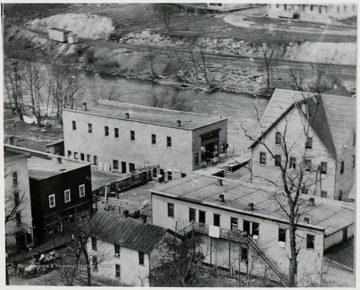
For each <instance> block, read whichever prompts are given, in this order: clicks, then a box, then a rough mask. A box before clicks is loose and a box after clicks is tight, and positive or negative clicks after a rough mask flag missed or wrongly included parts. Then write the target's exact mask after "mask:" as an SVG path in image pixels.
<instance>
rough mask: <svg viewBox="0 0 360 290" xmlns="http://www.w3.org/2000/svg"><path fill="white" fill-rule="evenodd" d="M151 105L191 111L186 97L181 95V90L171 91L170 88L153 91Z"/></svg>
mask: <svg viewBox="0 0 360 290" xmlns="http://www.w3.org/2000/svg"><path fill="white" fill-rule="evenodd" d="M151 106H152V107H157V108H166V109H172V110H178V111H190V108H189V107H188V106H187V104H186V98H184V97H182V96H180V91H179V90H175V92H174V93H171V92H170V91H169V90H168V89H162V90H161V92H160V93H153V95H152V103H151Z"/></svg>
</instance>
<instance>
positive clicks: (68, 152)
mask: <svg viewBox="0 0 360 290" xmlns="http://www.w3.org/2000/svg"><path fill="white" fill-rule="evenodd" d="M67 157H68V158H71V150H68V151H67Z"/></svg>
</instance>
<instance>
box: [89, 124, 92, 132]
mask: <svg viewBox="0 0 360 290" xmlns="http://www.w3.org/2000/svg"><path fill="white" fill-rule="evenodd" d="M88 133H92V124H90V123H89V124H88Z"/></svg>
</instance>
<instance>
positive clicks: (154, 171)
mask: <svg viewBox="0 0 360 290" xmlns="http://www.w3.org/2000/svg"><path fill="white" fill-rule="evenodd" d="M153 177H157V168H154V169H153Z"/></svg>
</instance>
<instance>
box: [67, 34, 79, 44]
mask: <svg viewBox="0 0 360 290" xmlns="http://www.w3.org/2000/svg"><path fill="white" fill-rule="evenodd" d="M68 42H69V43H71V44H75V43H79V39H78V36H77V35H76V34H75V33H73V32H70V33H69V34H68Z"/></svg>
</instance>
